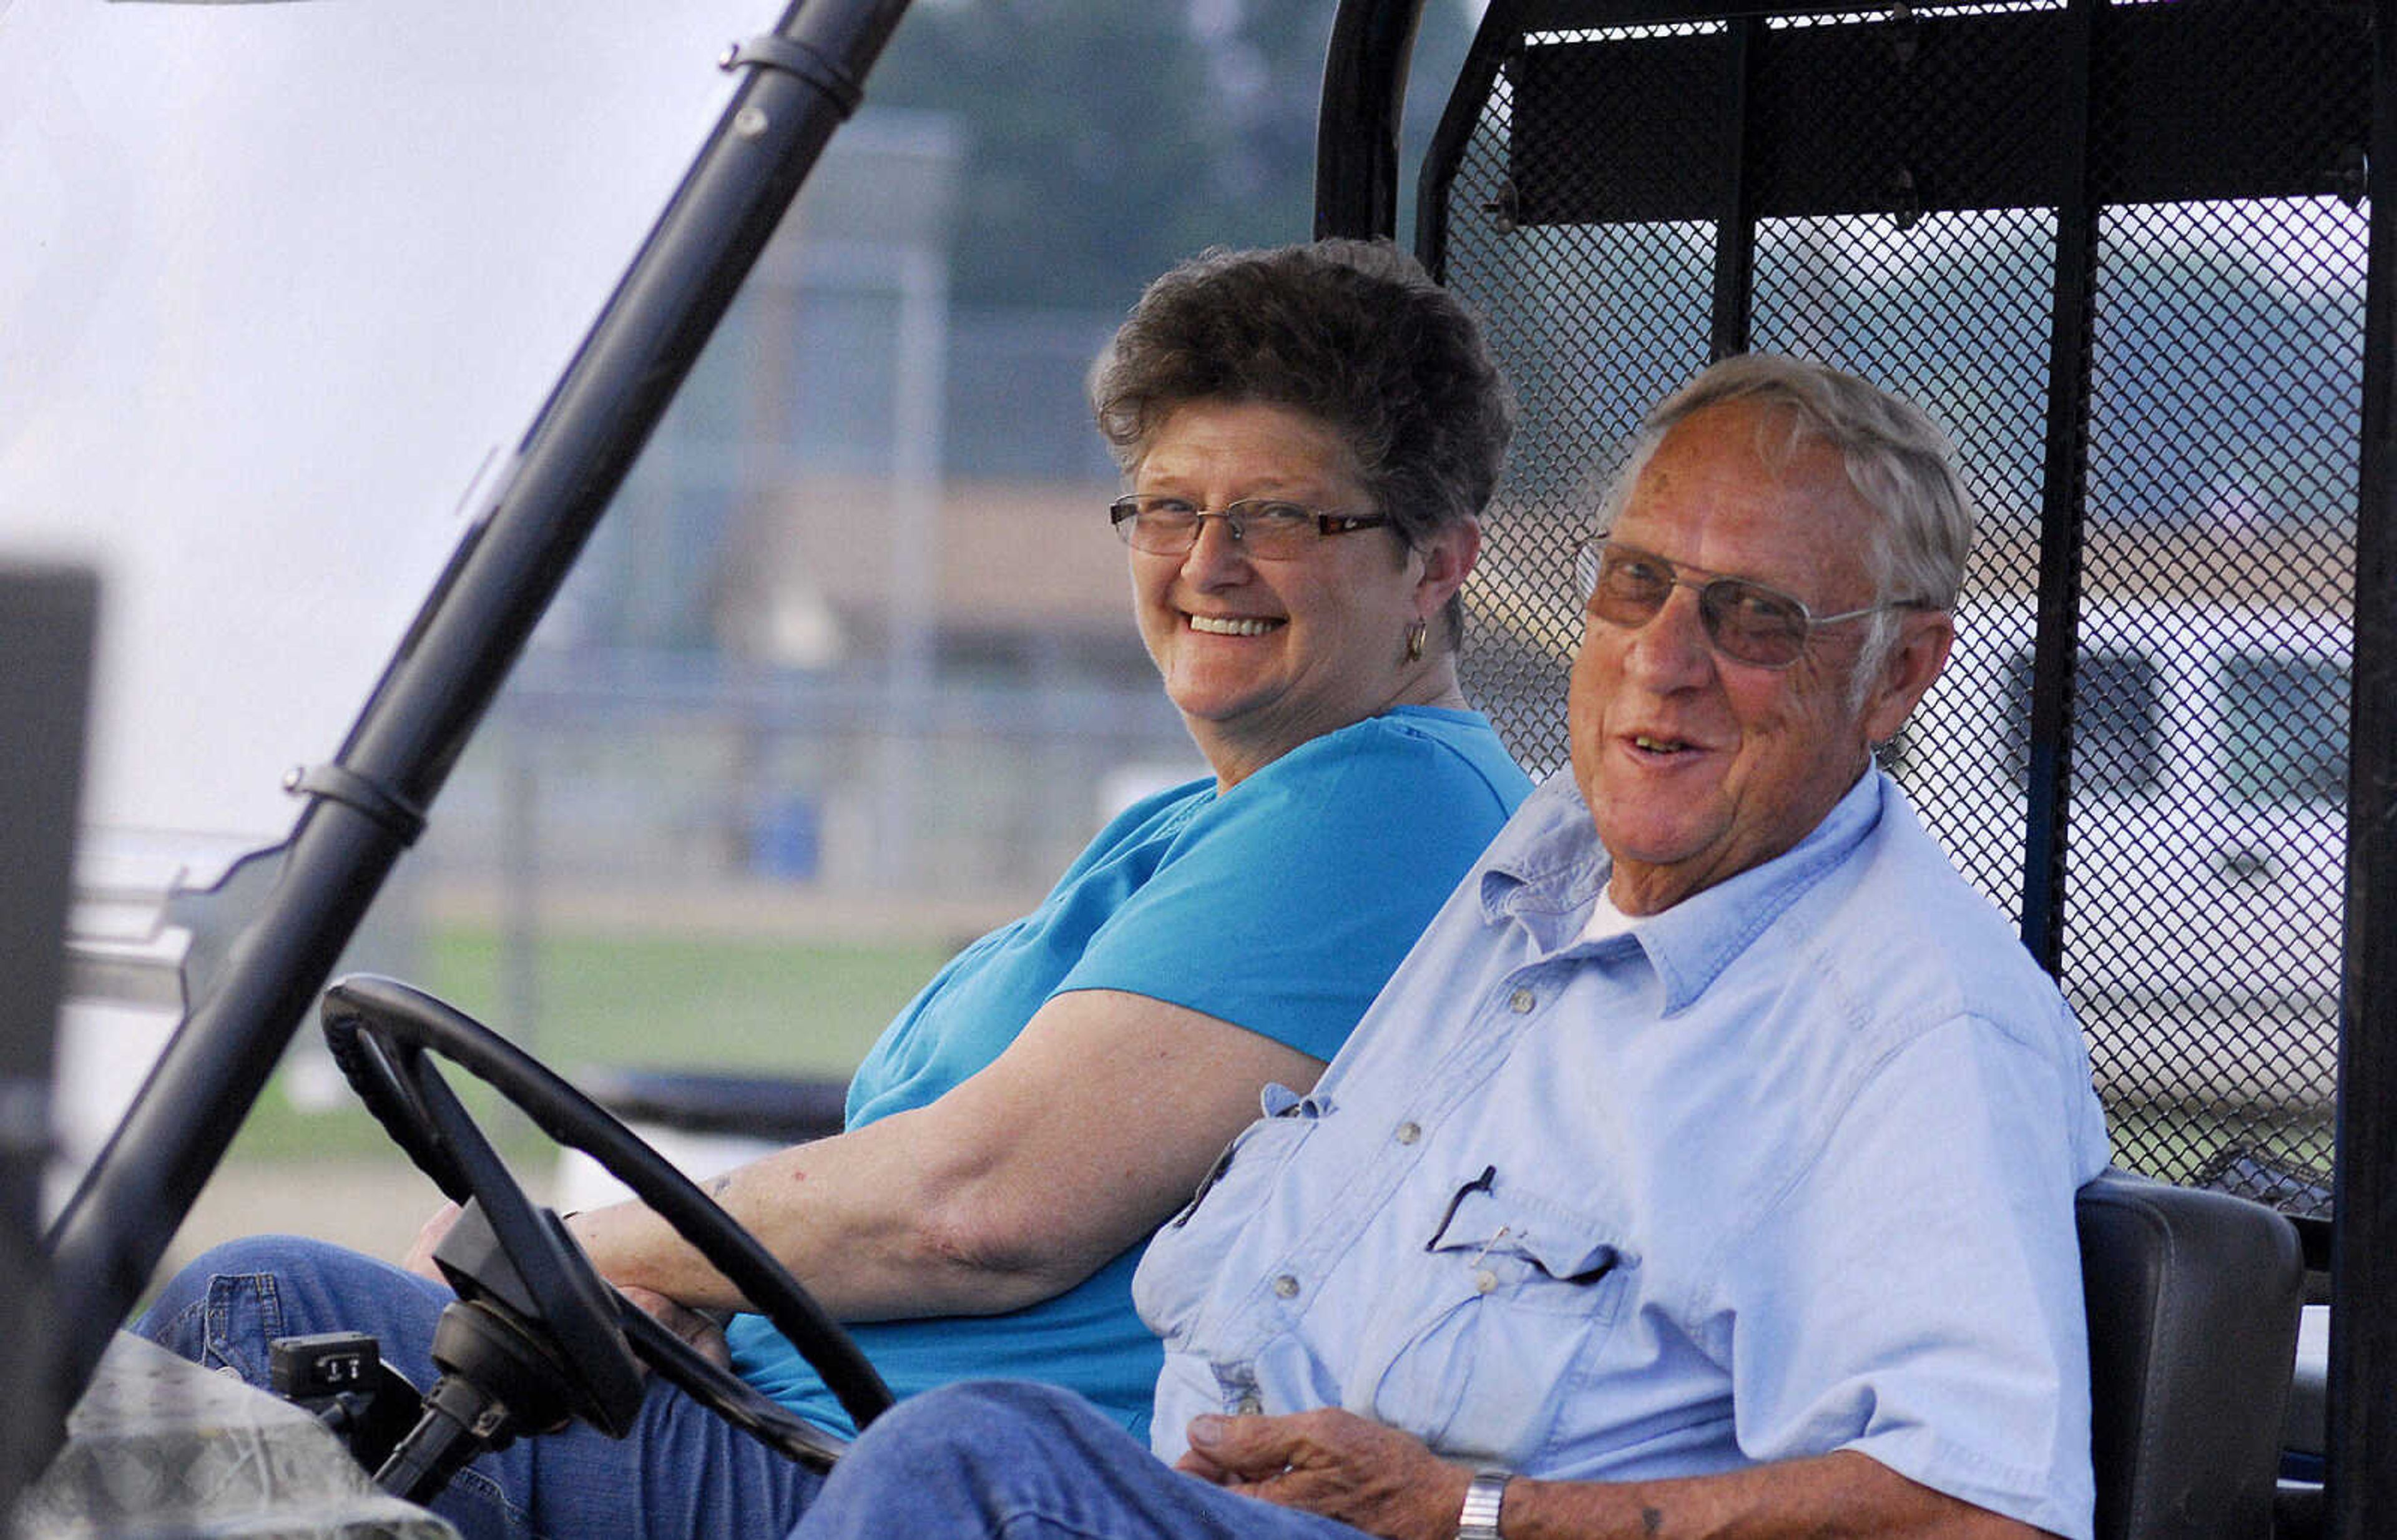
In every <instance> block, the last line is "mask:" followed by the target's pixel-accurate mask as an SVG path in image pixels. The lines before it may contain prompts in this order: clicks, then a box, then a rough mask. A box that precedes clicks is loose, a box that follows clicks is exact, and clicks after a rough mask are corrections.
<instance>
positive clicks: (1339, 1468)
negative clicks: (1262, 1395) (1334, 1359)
mask: <svg viewBox="0 0 2397 1540" xmlns="http://www.w3.org/2000/svg"><path fill="white" fill-rule="evenodd" d="M1188 1438H1189V1440H1190V1452H1189V1453H1186V1454H1185V1455H1183V1456H1182V1458H1181V1459H1180V1460H1179V1461H1177V1462H1176V1466H1177V1467H1178V1468H1179V1469H1181V1470H1184V1471H1185V1472H1187V1473H1188V1474H1190V1475H1193V1476H1196V1477H1198V1478H1199V1479H1201V1480H1208V1481H1212V1482H1214V1483H1215V1484H1216V1485H1217V1486H1220V1487H1225V1488H1227V1489H1229V1490H1231V1491H1233V1492H1238V1493H1245V1494H1246V1495H1248V1496H1251V1497H1258V1498H1262V1499H1264V1500H1265V1501H1266V1502H1268V1503H1279V1504H1280V1505H1281V1506H1282V1507H1292V1508H1303V1509H1305V1510H1306V1511H1307V1512H1309V1513H1315V1514H1320V1515H1321V1516H1322V1517H1324V1518H1326V1519H1336V1520H1340V1521H1341V1522H1342V1523H1344V1524H1348V1525H1352V1526H1354V1527H1355V1528H1357V1529H1360V1530H1363V1531H1365V1532H1366V1533H1369V1534H1378V1535H1382V1536H1385V1537H1386V1540H1451V1537H1452V1536H1453V1535H1454V1534H1455V1533H1456V1516H1457V1513H1458V1511H1459V1510H1460V1509H1461V1508H1462V1507H1464V1505H1465V1489H1466V1486H1468V1485H1469V1484H1471V1482H1472V1480H1473V1473H1472V1472H1471V1471H1469V1470H1467V1469H1466V1468H1465V1467H1464V1466H1458V1465H1453V1464H1451V1463H1450V1462H1448V1461H1446V1460H1443V1459H1441V1458H1440V1456H1439V1455H1437V1454H1435V1453H1432V1452H1431V1450H1430V1448H1429V1447H1428V1446H1427V1445H1426V1444H1425V1443H1424V1442H1423V1440H1419V1439H1416V1438H1414V1437H1413V1435H1411V1434H1406V1433H1401V1432H1399V1430H1398V1429H1397V1428H1394V1427H1385V1426H1382V1425H1381V1424H1379V1423H1375V1422H1370V1421H1368V1420H1366V1419H1365V1418H1363V1417H1359V1416H1358V1415H1356V1414H1355V1413H1350V1412H1341V1411H1337V1410H1322V1411H1316V1412H1301V1413H1293V1414H1292V1415H1290V1416H1283V1417H1263V1416H1246V1417H1216V1416H1207V1417H1194V1418H1193V1419H1191V1423H1190V1427H1189V1431H1188Z"/></svg>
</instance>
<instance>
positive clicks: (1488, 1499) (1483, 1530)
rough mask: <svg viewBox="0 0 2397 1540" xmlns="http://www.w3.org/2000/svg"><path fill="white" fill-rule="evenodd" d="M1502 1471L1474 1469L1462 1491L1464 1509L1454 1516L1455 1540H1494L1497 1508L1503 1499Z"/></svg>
mask: <svg viewBox="0 0 2397 1540" xmlns="http://www.w3.org/2000/svg"><path fill="white" fill-rule="evenodd" d="M1507 1476H1508V1472H1506V1471H1503V1470H1477V1471H1475V1472H1474V1473H1473V1484H1472V1485H1470V1486H1468V1487H1466V1489H1465V1507H1463V1508H1462V1509H1460V1510H1459V1511H1458V1513H1457V1515H1456V1540H1498V1509H1499V1507H1500V1506H1501V1505H1502V1504H1504V1503H1505V1502H1506V1479H1507Z"/></svg>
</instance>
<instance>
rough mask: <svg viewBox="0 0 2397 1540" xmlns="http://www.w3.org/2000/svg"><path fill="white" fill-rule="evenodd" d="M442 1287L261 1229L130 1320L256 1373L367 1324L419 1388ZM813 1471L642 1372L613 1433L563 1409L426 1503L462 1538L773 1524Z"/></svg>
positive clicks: (210, 1362)
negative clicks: (298, 1340)
mask: <svg viewBox="0 0 2397 1540" xmlns="http://www.w3.org/2000/svg"><path fill="white" fill-rule="evenodd" d="M450 1297H451V1295H450V1293H449V1290H447V1289H445V1288H443V1287H442V1286H441V1285H439V1284H437V1283H434V1282H432V1281H430V1280H428V1279H421V1278H418V1277H415V1276H414V1275H413V1274H410V1273H407V1272H403V1271H401V1270H400V1269H399V1268H396V1267H393V1266H391V1265H387V1264H384V1263H382V1262H378V1261H375V1260H374V1259H373V1258H371V1257H365V1256H359V1255H357V1254H355V1253H354V1252H345V1251H342V1250H341V1249H340V1248H338V1247H334V1246H328V1245H326V1244H324V1243H323V1242H321V1241H314V1240H302V1239H293V1238H291V1237H288V1236H261V1237H258V1238H255V1239H248V1240H240V1241H234V1242H233V1243H231V1244H229V1245H225V1246H221V1247H218V1248H217V1249H216V1250H214V1251H212V1252H208V1253H207V1254H206V1255H204V1256H202V1257H200V1258H199V1259H198V1260H197V1261H195V1262H194V1263H193V1264H192V1265H190V1266H188V1267H185V1268H184V1269H183V1270H182V1271H181V1273H179V1274H177V1275H176V1277H175V1278H174V1279H173V1280H172V1281H171V1282H169V1283H168V1284H167V1287H166V1289H165V1291H164V1292H162V1293H161V1294H160V1296H159V1298H158V1301H157V1303H156V1304H154V1306H152V1307H151V1308H150V1310H149V1312H148V1313H147V1314H145V1315H144V1316H143V1317H142V1318H141V1320H140V1321H138V1322H136V1323H135V1326H134V1330H135V1331H136V1332H140V1333H141V1335H143V1336H145V1337H148V1338H150V1339H151V1340H152V1341H154V1342H156V1343H159V1344H161V1345H162V1346H166V1347H167V1348H168V1349H170V1350H171V1351H173V1352H175V1353H177V1354H179V1355H181V1357H183V1358H186V1359H191V1360H193V1361H194V1362H195V1363H199V1364H203V1365H206V1366H208V1367H209V1368H226V1369H231V1370H233V1371H234V1372H235V1373H239V1374H240V1375H241V1377H242V1378H243V1379H245V1380H248V1382H249V1383H250V1384H252V1385H256V1386H261V1387H263V1386H265V1385H266V1379H267V1344H268V1343H270V1342H272V1341H273V1340H274V1339H275V1338H276V1337H282V1336H301V1335H305V1334H308V1333H311V1332H333V1331H353V1332H368V1333H371V1334H372V1335H373V1336H374V1337H375V1339H376V1341H377V1343H378V1345H379V1346H381V1348H382V1357H383V1361H385V1362H386V1363H389V1364H391V1365H392V1366H393V1367H394V1368H395V1369H397V1370H398V1371H399V1372H400V1373H403V1374H406V1375H407V1376H408V1378H409V1379H410V1380H411V1381H413V1382H414V1383H415V1384H416V1386H417V1387H418V1388H419V1389H425V1388H429V1387H430V1386H432V1384H433V1381H434V1378H435V1375H436V1373H438V1372H437V1371H436V1370H435V1368H434V1367H433V1363H432V1359H431V1357H430V1352H431V1348H432V1344H433V1328H434V1323H435V1321H436V1320H437V1319H439V1317H440V1314H441V1307H442V1306H444V1305H446V1304H448V1303H449V1299H450ZM822 1484H823V1479H822V1478H821V1477H819V1476H817V1475H816V1474H815V1473H814V1472H812V1471H810V1470H808V1469H806V1468H804V1467H802V1466H797V1465H794V1464H792V1463H791V1462H790V1461H788V1460H785V1459H783V1457H782V1456H780V1455H778V1454H776V1453H772V1452H771V1451H770V1450H768V1449H766V1448H764V1447H763V1446H761V1445H759V1444H757V1442H755V1441H754V1440H751V1439H749V1438H748V1437H746V1436H745V1435H743V1434H740V1433H736V1432H734V1431H733V1430H732V1429H731V1428H730V1426H727V1425H726V1424H725V1423H724V1421H723V1420H722V1419H721V1418H719V1417H717V1416H716V1415H715V1414H714V1413H710V1412H709V1411H707V1410H706V1408H704V1407H703V1406H701V1405H700V1404H699V1403H697V1402H696V1401H694V1400H692V1399H690V1397H688V1396H686V1395H684V1394H683V1393H682V1392H681V1391H679V1390H677V1389H676V1388H674V1387H673V1386H667V1385H664V1384H662V1383H652V1384H651V1385H650V1386H649V1395H648V1398H647V1399H646V1400H645V1401H644V1402H643V1404H642V1407H641V1415H640V1421H639V1423H638V1424H637V1425H636V1427H635V1428H634V1430H633V1432H632V1434H631V1435H630V1436H629V1437H628V1438H626V1439H624V1440H622V1441H618V1440H610V1439H608V1438H606V1437H604V1436H603V1435H601V1434H599V1433H598V1432H596V1431H595V1430H594V1429H592V1428H590V1427H587V1426H583V1425H580V1424H578V1425H576V1426H573V1427H572V1428H570V1429H569V1430H568V1431H566V1432H563V1433H556V1434H550V1435H547V1436H544V1437H541V1438H533V1439H520V1440H516V1442H515V1443H512V1444H510V1445H509V1446H508V1447H507V1448H506V1449H503V1450H501V1451H499V1452H498V1453H489V1454H485V1455H483V1456H482V1457H481V1458H479V1459H477V1460H475V1462H474V1463H473V1464H471V1465H469V1466H467V1467H466V1468H465V1469H464V1470H462V1471H461V1472H459V1474H458V1475H457V1477H456V1478H455V1479H454V1480H452V1481H451V1482H450V1484H449V1489H448V1490H447V1491H446V1492H445V1493H442V1495H441V1496H440V1497H439V1498H438V1499H437V1500H436V1501H435V1503H434V1504H433V1508H434V1511H435V1512H437V1513H439V1514H440V1515H441V1516H442V1517H443V1518H445V1519H447V1520H449V1521H450V1522H451V1523H452V1524H454V1525H456V1526H457V1527H458V1531H459V1533H461V1534H462V1535H463V1536H464V1537H465V1540H607V1537H609V1536H625V1537H634V1536H656V1537H659V1540H665V1537H669V1536H671V1537H672V1540H690V1537H691V1536H697V1535H711V1536H715V1535H721V1536H735V1535H779V1534H782V1533H784V1532H785V1531H787V1530H788V1529H789V1528H790V1526H791V1525H792V1523H793V1522H794V1521H795V1520H797V1517H798V1515H799V1513H800V1512H801V1511H802V1510H804V1509H805V1507H807V1504H808V1500H809V1498H810V1496H812V1495H813V1494H814V1493H815V1491H816V1489H817V1488H818V1487H819V1486H821V1485H822Z"/></svg>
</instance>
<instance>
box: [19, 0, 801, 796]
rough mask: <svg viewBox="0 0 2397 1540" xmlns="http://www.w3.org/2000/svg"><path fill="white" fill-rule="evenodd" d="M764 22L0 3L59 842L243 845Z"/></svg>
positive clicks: (318, 742)
mask: <svg viewBox="0 0 2397 1540" xmlns="http://www.w3.org/2000/svg"><path fill="white" fill-rule="evenodd" d="M781 8H782V7H781V3H780V0H314V3H309V4H288V5H158V4H117V3H107V4H103V3H98V0H13V3H11V0H0V209H6V210H7V214H6V216H5V218H0V560H7V559H19V560H21V559H26V558H29V557H32V558H60V557H66V558H72V559H77V560H87V561H90V562H93V563H95V564H96V565H98V566H99V568H100V570H101V573H102V578H103V584H104V586H103V596H102V603H103V607H104V611H105V619H104V630H103V642H102V649H101V660H100V664H101V666H100V697H101V699H100V709H99V715H98V719H97V721H96V723H95V734H94V741H93V757H94V763H93V766H92V774H91V777H90V779H89V782H88V783H87V790H86V796H85V812H86V822H87V823H95V822H96V823H101V824H111V825H120V826H121V825H138V826H145V827H155V828H164V829H175V830H203V831H209V832H234V833H243V834H252V833H255V834H265V835H275V834H279V833H281V831H282V830H283V829H285V828H286V827H287V826H288V824H289V822H290V819H291V816H292V812H293V808H292V805H291V804H290V803H289V802H288V799H287V798H285V797H283V796H282V795H281V793H280V792H279V790H278V789H277V781H278V779H279V777H280V775H281V773H282V771H283V770H285V769H286V768H288V766H290V765H293V764H297V763H300V762H302V761H306V762H311V763H314V762H317V761H321V760H324V759H327V758H329V757H331V755H332V753H333V752H334V750H335V749H337V748H338V747H339V744H340V740H341V735H342V733H343V731H344V730H346V729H347V727H348V725H349V723H350V720H351V718H352V716H354V715H355V711H356V708H357V706H358V704H359V703H360V702H361V701H362V700H363V699H364V697H365V693H366V690H367V689H368V686H369V685H370V684H371V683H372V680H373V678H374V676H375V675H376V674H377V672H378V671H379V670H380V669H381V667H382V662H383V660H384V658H385V657H386V656H387V655H388V653H389V651H390V649H391V647H392V646H393V644H394V642H395V639H396V638H397V636H399V634H400V632H401V631H402V630H403V629H404V627H405V626H406V624H407V622H408V619H409V617H410V616H411V615H412V614H413V613H414V611H415V609H416V607H417V604H418V603H419V601H420V600H421V598H422V595H423V594H424V592H425V590H426V588H427V587H428V586H429V584H430V583H431V580H432V578H433V576H434V574H435V572H436V571H437V570H438V569H439V567H440V565H441V563H442V561H443V560H444V559H445V558H446V556H448V554H449V550H450V548H451V546H452V545H453V544H454V543H455V542H456V540H457V537H458V534H459V531H460V529H461V524H460V522H459V519H458V508H459V505H460V502H461V501H462V498H463V497H464V496H465V495H466V493H467V491H468V489H469V488H470V486H471V485H472V483H473V482H474V480H475V475H476V472H477V470H478V468H479V467H480V466H481V465H482V464H483V463H484V462H485V460H486V459H487V457H489V456H490V455H492V454H493V453H495V452H497V451H500V450H502V449H504V448H506V447H509V446H512V445H513V444H514V443H515V442H516V439H517V437H518V436H519V435H521V433H522V432H523V430H524V428H525V427H526V425H527V424H528V423H529V421H530V418H531V415H532V413H533V412H534V410H535V409H536V408H538V407H539V405H540V402H541V400H542V396H543V395H544V394H545V393H546V391H547V389H548V386H549V384H550V382H552V380H553V379H554V378H555V377H556V373H557V371H558V370H559V368H561V367H562V366H563V364H564V362H565V360H566V359H567V357H568V356H569V355H570V353H571V351H572V349H573V346H574V344H575V342H576V341H578V340H579V339H580V338H581V336H582V334H583V329H584V328H586V327H587V326H588V324H589V322H590V320H591V319H592V317H593V315H595V314H596V310H597V308H598V306H599V305H600V304H601V302H603V301H604V300H605V299H606V297H607V294H608V291H609V288H610V287H611V285H612V284H613V282H614V280H615V278H616V276H617V275H618V274H619V273H620V272H621V271H622V270H623V265H624V264H625V262H626V261H628V260H629V259H630V257H631V255H632V253H633V251H634V249H635V248H636V246H637V244H638V242H639V240H640V238H641V236H642V235H643V234H645V233H646V231H647V229H648V227H649V222H650V221H651V220H652V219H653V218H654V216H655V214H656V212H657V211H658V209H659V208H661V207H662V206H663V202H664V200H665V197H666V195H667V194H669V193H670V192H671V191H672V189H673V186H674V183H675V181H676V179H677V178H678V176H679V175H680V174H681V171H682V170H683V168H684V167H685V166H687V165H688V163H689V161H690V157H691V154H693V152H694V151H695V150H696V149H697V148H698V146H699V144H700V142H701V141H702V140H703V138H704V137H705V134H706V131H707V129H708V127H709V126H710V125H711V124H712V123H713V122H714V120H715V118H716V115H717V114H718V113H719V111H720V110H721V108H722V106H723V104H724V102H725V100H727V98H728V96H729V95H730V90H731V88H732V82H731V81H730V78H729V77H728V76H726V75H724V74H720V73H719V72H718V71H717V70H716V67H715V60H716V55H717V54H718V53H719V52H720V51H721V49H722V47H723V46H724V44H725V43H726V42H728V41H730V40H731V39H732V38H735V37H739V36H746V35H750V34H753V33H758V32H763V31H765V30H768V29H769V28H770V26H771V25H772V24H773V22H774V21H775V20H776V19H777V17H778V16H779V14H780V12H781Z"/></svg>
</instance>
